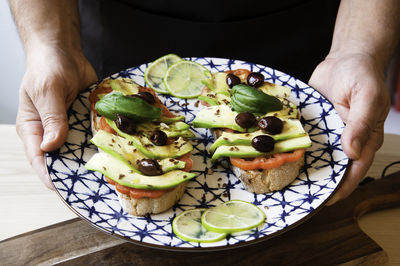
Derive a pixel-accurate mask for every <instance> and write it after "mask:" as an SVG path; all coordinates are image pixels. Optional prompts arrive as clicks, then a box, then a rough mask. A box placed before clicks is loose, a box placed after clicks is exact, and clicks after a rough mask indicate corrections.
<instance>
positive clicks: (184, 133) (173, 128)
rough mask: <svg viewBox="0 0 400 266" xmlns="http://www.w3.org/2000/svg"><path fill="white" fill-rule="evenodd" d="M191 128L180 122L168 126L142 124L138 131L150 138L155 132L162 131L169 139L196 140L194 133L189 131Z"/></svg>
mask: <svg viewBox="0 0 400 266" xmlns="http://www.w3.org/2000/svg"><path fill="white" fill-rule="evenodd" d="M189 128H190V126H189V125H188V124H186V123H184V122H181V121H178V122H174V123H171V124H169V125H167V124H165V123H164V124H159V125H158V124H154V123H141V124H139V125H138V127H137V130H138V131H142V132H143V134H144V135H146V136H149V135H150V134H151V132H153V131H154V130H156V129H158V130H162V131H164V132H165V134H167V136H168V137H171V138H174V137H183V138H194V133H193V132H192V131H190V130H189Z"/></svg>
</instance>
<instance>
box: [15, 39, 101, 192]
mask: <svg viewBox="0 0 400 266" xmlns="http://www.w3.org/2000/svg"><path fill="white" fill-rule="evenodd" d="M96 80H97V77H96V73H95V71H94V69H93V68H92V66H91V65H90V63H89V62H88V61H87V60H86V58H85V57H84V56H83V55H82V54H81V53H73V52H70V51H66V50H62V49H61V48H54V47H39V48H33V47H31V50H30V53H29V55H28V58H27V68H26V73H25V75H24V78H23V80H22V84H21V88H20V93H19V95H20V97H19V110H18V115H17V123H16V124H17V133H18V135H19V136H20V137H21V139H22V141H23V143H24V145H25V151H26V154H27V157H28V159H29V162H30V163H31V165H32V166H33V168H34V169H35V171H36V173H37V174H38V175H39V177H40V179H41V180H42V182H43V183H44V184H45V185H46V186H47V187H49V188H52V186H51V184H50V179H49V176H48V174H47V171H46V168H45V162H44V157H43V153H44V152H48V151H52V150H55V149H57V148H58V147H60V146H61V145H62V143H63V142H64V141H65V139H66V137H67V134H68V121H67V113H66V111H67V109H68V107H69V106H70V105H71V103H72V101H73V100H74V99H75V97H76V96H77V94H78V93H79V91H80V90H82V89H84V88H86V87H88V86H89V85H91V84H93V83H94V82H96Z"/></svg>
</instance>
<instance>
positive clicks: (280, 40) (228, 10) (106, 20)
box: [79, 0, 339, 82]
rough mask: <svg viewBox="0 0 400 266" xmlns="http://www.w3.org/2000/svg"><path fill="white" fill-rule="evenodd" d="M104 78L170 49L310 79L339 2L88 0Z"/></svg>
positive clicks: (85, 11) (94, 54)
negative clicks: (227, 59)
mask: <svg viewBox="0 0 400 266" xmlns="http://www.w3.org/2000/svg"><path fill="white" fill-rule="evenodd" d="M79 4H80V7H79V8H80V19H81V35H82V36H81V37H82V47H83V50H84V53H85V55H86V56H87V58H88V59H89V61H90V62H91V63H92V64H93V66H94V68H95V70H96V72H97V74H98V76H99V78H103V77H105V76H108V75H110V74H113V73H115V72H118V71H120V70H123V69H126V68H128V67H132V66H137V65H140V64H143V63H147V62H151V61H153V60H155V59H157V58H158V57H160V56H162V55H166V54H169V53H175V54H178V55H179V56H181V57H222V58H231V59H240V60H245V61H249V62H253V63H258V64H262V65H266V66H269V67H272V68H275V69H278V70H281V71H283V72H286V73H288V74H291V75H293V76H295V77H297V78H299V79H301V80H303V81H305V82H307V81H308V79H309V77H310V75H311V74H312V71H313V70H314V68H315V67H316V66H317V65H318V64H319V63H320V62H321V61H322V60H323V59H324V58H325V56H326V55H327V54H328V52H329V48H330V44H331V40H332V34H333V28H334V23H335V19H336V14H337V10H338V6H339V0H282V1H271V0H270V1H267V0H264V1H263V0H246V1H243V0H241V1H238V0H220V1H218V0H215V1H212V0H202V1H184V0H169V1H167V0H141V1H139V0H137V1H135V0H131V1H129V0H126V1H123V0H120V1H112V0H100V1H96V0H82V1H80V2H79Z"/></svg>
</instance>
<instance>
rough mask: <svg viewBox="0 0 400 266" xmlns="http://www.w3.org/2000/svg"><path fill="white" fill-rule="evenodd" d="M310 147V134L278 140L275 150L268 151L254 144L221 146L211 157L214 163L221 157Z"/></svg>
mask: <svg viewBox="0 0 400 266" xmlns="http://www.w3.org/2000/svg"><path fill="white" fill-rule="evenodd" d="M308 147H311V139H310V137H309V136H308V135H306V136H302V137H298V138H293V139H288V140H282V141H279V142H276V143H275V147H274V150H273V151H272V152H268V153H265V152H259V151H257V150H256V149H255V148H253V146H238V145H237V146H220V147H218V148H217V149H216V150H215V152H214V154H213V156H212V157H211V162H212V163H214V162H215V161H216V160H218V159H219V158H221V157H236V158H253V157H259V156H263V155H268V154H274V153H281V152H289V151H293V150H296V149H305V148H308Z"/></svg>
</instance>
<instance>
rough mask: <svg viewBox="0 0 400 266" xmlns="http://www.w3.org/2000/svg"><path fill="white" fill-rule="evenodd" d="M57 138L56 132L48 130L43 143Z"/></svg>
mask: <svg viewBox="0 0 400 266" xmlns="http://www.w3.org/2000/svg"><path fill="white" fill-rule="evenodd" d="M55 138H56V134H54V132H48V133H46V134H45V135H44V137H43V142H42V144H46V143H49V142H52V141H53V140H54V139H55Z"/></svg>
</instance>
